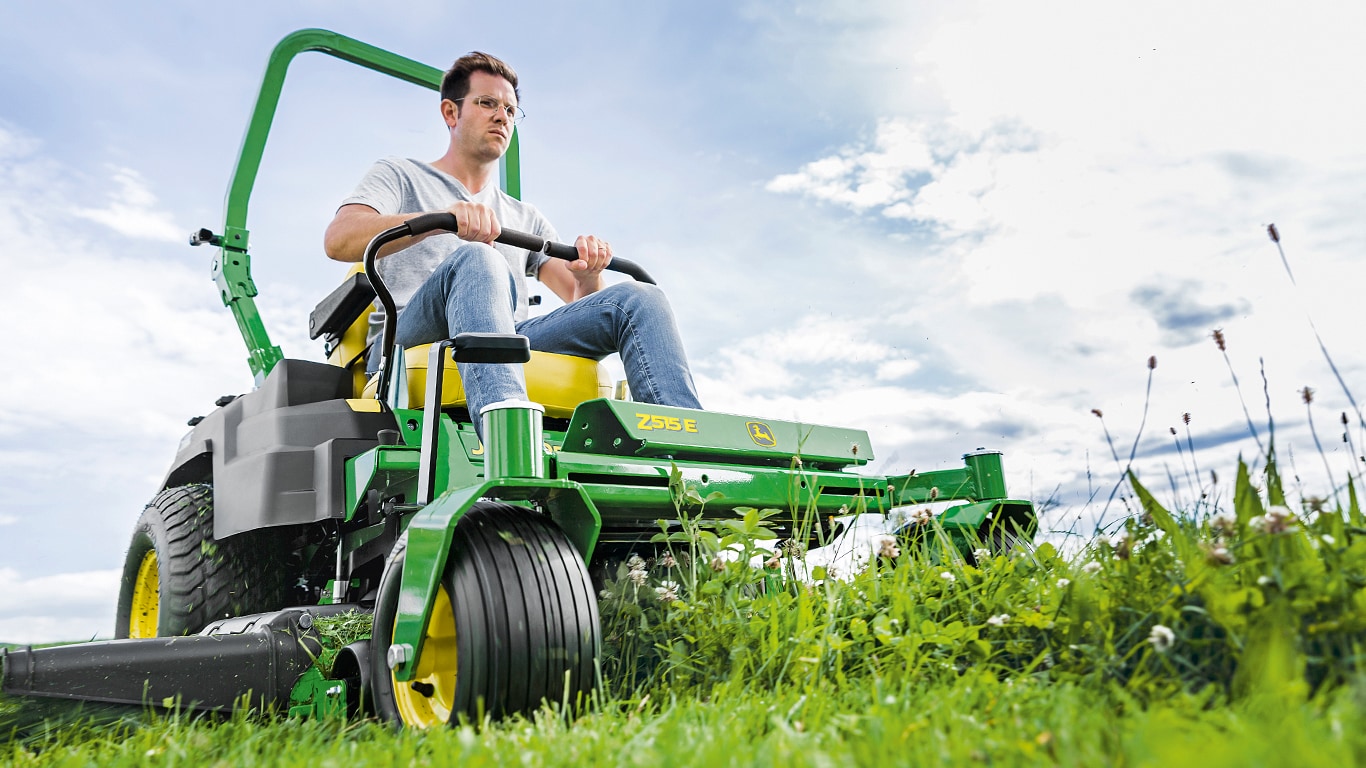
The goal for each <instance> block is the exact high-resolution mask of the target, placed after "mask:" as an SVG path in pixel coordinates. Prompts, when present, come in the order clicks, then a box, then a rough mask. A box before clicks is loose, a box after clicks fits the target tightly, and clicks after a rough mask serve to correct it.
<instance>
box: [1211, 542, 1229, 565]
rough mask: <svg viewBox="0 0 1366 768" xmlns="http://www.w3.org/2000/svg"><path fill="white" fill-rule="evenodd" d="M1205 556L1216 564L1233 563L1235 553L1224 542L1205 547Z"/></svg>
mask: <svg viewBox="0 0 1366 768" xmlns="http://www.w3.org/2000/svg"><path fill="white" fill-rule="evenodd" d="M1205 558H1206V559H1207V560H1209V561H1210V562H1211V563H1213V564H1214V565H1232V564H1233V560H1234V558H1233V553H1232V552H1230V551H1229V549H1228V547H1226V546H1224V545H1223V544H1216V545H1214V546H1212V547H1206V548H1205Z"/></svg>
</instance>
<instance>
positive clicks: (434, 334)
mask: <svg viewBox="0 0 1366 768" xmlns="http://www.w3.org/2000/svg"><path fill="white" fill-rule="evenodd" d="M517 300H518V296H517V280H516V277H515V276H514V275H513V272H512V268H511V267H510V266H509V265H508V262H507V259H506V258H504V257H503V255H502V254H500V253H498V251H496V250H494V249H493V248H492V247H491V246H488V245H485V244H483V243H465V244H464V245H461V246H460V247H459V248H457V249H455V251H454V252H453V253H452V254H451V255H450V256H448V257H447V258H446V260H445V261H443V262H442V263H441V265H440V266H438V267H437V268H436V271H434V272H433V273H432V274H431V276H430V277H428V278H427V280H426V281H425V282H423V283H422V285H421V287H419V288H418V289H417V293H415V294H413V298H412V299H411V300H410V301H409V302H408V304H407V306H405V307H404V308H403V311H402V312H400V313H399V316H398V338H397V341H398V343H399V345H400V346H403V347H413V346H417V345H419V344H430V343H432V342H434V341H439V340H440V339H449V338H451V337H453V336H455V335H456V334H458V333H465V332H476V333H477V332H483V333H520V334H522V335H523V336H526V337H527V338H528V339H529V340H530V341H531V348H532V349H534V350H538V351H541V352H555V353H559V354H562V355H574V356H576V357H587V358H591V359H593V360H601V359H603V358H604V357H607V356H608V355H610V354H612V353H613V352H617V353H620V354H621V362H622V365H623V366H624V367H625V369H626V381H627V384H628V385H629V386H630V387H631V397H632V398H634V399H635V400H637V401H640V402H645V403H657V404H660V405H676V406H680V407H683V408H698V409H700V408H701V407H702V405H701V403H699V402H698V399H697V389H696V387H695V386H694V385H693V380H692V372H691V371H690V370H689V368H688V361H687V357H686V355H685V354H684V351H683V342H682V339H680V338H679V335H678V326H677V324H676V323H675V322H674V316H673V311H672V310H671V309H670V308H669V302H668V299H667V298H665V296H664V292H663V291H661V290H660V289H659V288H658V287H656V286H653V285H648V284H646V283H637V282H634V281H628V282H624V283H617V284H615V285H611V286H608V287H606V288H604V289H602V290H601V291H598V292H597V293H594V294H592V295H590V296H586V297H584V298H582V299H579V300H578V301H575V302H573V303H571V304H567V305H565V306H563V307H560V308H558V309H556V310H554V311H553V312H550V313H548V314H545V315H541V316H540V317H533V318H529V319H527V320H523V321H521V322H519V323H514V322H513V320H512V314H513V311H514V310H515V309H516V307H517ZM457 367H458V368H459V369H460V379H461V381H462V382H463V384H464V386H465V398H466V405H467V407H468V408H469V411H470V415H471V416H473V417H474V424H475V428H476V429H482V424H480V419H479V413H480V412H481V411H482V410H483V408H484V406H485V405H488V404H490V403H496V402H499V401H500V400H525V399H526V397H527V395H526V380H525V378H524V374H523V371H522V366H520V365H495V364H487V363H485V364H474V363H459V364H458V366H457Z"/></svg>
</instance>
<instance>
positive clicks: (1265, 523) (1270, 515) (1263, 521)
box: [1248, 505, 1296, 535]
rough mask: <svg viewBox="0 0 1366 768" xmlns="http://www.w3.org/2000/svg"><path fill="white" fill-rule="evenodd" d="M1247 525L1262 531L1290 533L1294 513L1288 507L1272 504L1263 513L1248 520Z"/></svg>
mask: <svg viewBox="0 0 1366 768" xmlns="http://www.w3.org/2000/svg"><path fill="white" fill-rule="evenodd" d="M1248 525H1249V526H1251V527H1252V528H1253V530H1257V531H1262V532H1263V533H1268V534H1272V535H1275V534H1278V533H1292V532H1294V531H1295V530H1296V529H1295V513H1294V512H1291V511H1290V509H1289V508H1288V507H1282V506H1279V505H1277V506H1273V507H1269V508H1267V510H1266V514H1265V515H1258V516H1256V517H1254V518H1252V519H1251V520H1249V521H1248Z"/></svg>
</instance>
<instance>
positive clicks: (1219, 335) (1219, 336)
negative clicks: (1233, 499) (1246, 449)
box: [1210, 328, 1266, 455]
mask: <svg viewBox="0 0 1366 768" xmlns="http://www.w3.org/2000/svg"><path fill="white" fill-rule="evenodd" d="M1210 335H1211V336H1213V337H1214V345H1215V346H1216V347H1218V348H1219V351H1220V352H1221V353H1223V355H1224V365H1226V366H1228V375H1229V376H1232V377H1233V391H1234V392H1237V393H1238V404H1239V405H1241V406H1243V418H1244V419H1247V429H1248V431H1249V432H1251V433H1252V439H1253V440H1256V441H1257V452H1258V453H1260V454H1262V455H1265V454H1266V446H1264V445H1262V436H1261V435H1259V434H1257V427H1256V426H1255V425H1254V424H1253V423H1252V414H1251V413H1250V412H1249V411H1248V410H1247V400H1245V399H1244V398H1243V387H1242V385H1241V384H1239V383H1238V372H1237V371H1235V370H1233V361H1232V360H1229V359H1228V346H1227V345H1226V344H1225V342H1224V332H1223V330H1222V329H1219V328H1215V329H1214V332H1213V333H1212V334H1210Z"/></svg>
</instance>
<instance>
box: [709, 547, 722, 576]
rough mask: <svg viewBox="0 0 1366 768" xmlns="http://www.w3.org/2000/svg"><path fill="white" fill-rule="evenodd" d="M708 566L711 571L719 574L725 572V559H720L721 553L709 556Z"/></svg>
mask: <svg viewBox="0 0 1366 768" xmlns="http://www.w3.org/2000/svg"><path fill="white" fill-rule="evenodd" d="M710 565H711V569H712V570H713V571H716V572H717V573H720V572H721V571H724V570H726V558H724V557H721V553H719V552H718V553H716V554H714V555H712V556H711V563H710Z"/></svg>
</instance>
